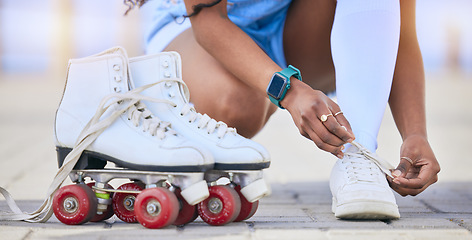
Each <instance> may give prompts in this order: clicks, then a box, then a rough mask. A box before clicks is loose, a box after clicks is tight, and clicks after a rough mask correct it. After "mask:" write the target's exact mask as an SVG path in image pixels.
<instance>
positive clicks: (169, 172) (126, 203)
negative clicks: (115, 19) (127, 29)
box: [0, 47, 214, 228]
mask: <svg viewBox="0 0 472 240" xmlns="http://www.w3.org/2000/svg"><path fill="white" fill-rule="evenodd" d="M130 87H132V82H130V81H129V68H128V58H127V55H126V52H125V51H124V49H122V48H119V47H116V48H112V49H109V50H107V51H104V52H102V53H100V54H97V55H93V56H90V57H86V58H82V59H73V60H70V62H69V66H68V72H67V82H66V86H65V90H64V94H63V97H62V100H61V103H60V105H59V108H58V110H57V113H56V121H55V131H54V132H55V141H56V146H57V153H58V161H59V165H60V167H61V168H60V169H59V172H58V174H57V176H56V178H55V180H54V182H53V184H52V185H51V187H50V189H49V195H50V197H49V198H48V199H47V200H46V201H45V202H44V204H43V206H41V208H40V209H38V210H37V211H36V212H34V213H32V214H29V215H28V214H23V215H22V213H21V211H19V209H18V207H17V206H16V205H15V204H14V202H13V203H11V201H10V198H11V196H9V194H8V193H7V194H6V198H7V202H8V203H9V205H10V208H11V209H12V210H13V211H14V213H12V214H10V215H8V216H0V220H1V219H3V220H5V219H8V220H27V221H41V222H42V221H47V219H48V218H49V217H50V216H51V208H52V209H53V212H54V214H55V215H56V217H57V218H58V219H59V220H60V221H61V222H63V223H65V224H81V223H84V222H87V221H89V220H91V221H100V220H104V219H106V218H109V217H111V216H112V215H113V212H114V213H115V214H116V215H117V216H118V217H119V218H121V219H122V220H123V221H126V222H134V221H139V222H140V223H141V224H142V225H143V226H145V227H148V228H161V227H164V226H167V225H169V224H173V223H177V224H178V222H181V221H184V220H185V221H186V218H191V217H194V213H193V212H192V213H191V215H190V214H189V213H188V209H189V208H190V209H193V208H192V207H193V206H192V205H195V204H197V203H199V202H201V201H203V200H204V199H206V198H207V197H208V196H209V192H208V187H207V184H206V181H205V180H204V173H203V171H205V170H207V169H212V168H213V164H214V161H213V157H212V156H211V153H210V152H208V151H207V150H205V149H204V148H201V147H199V146H198V145H196V144H194V143H192V142H189V141H187V140H185V138H183V137H182V136H179V135H177V134H176V132H175V131H173V130H172V129H171V128H170V127H169V125H170V124H169V123H166V122H163V121H161V120H159V119H158V118H157V117H156V116H154V115H153V114H152V113H151V112H150V111H149V110H147V108H146V106H145V105H144V104H143V103H142V102H141V100H142V99H143V98H145V97H143V96H142V95H140V94H139V92H140V91H142V90H143V89H144V88H146V87H151V86H145V87H143V88H139V89H133V90H131V91H129V89H130ZM146 99H147V100H151V101H159V102H163V100H153V99H150V98H149V97H148V98H146ZM164 102H167V101H164ZM107 162H113V163H115V164H116V165H117V166H119V167H121V168H114V169H110V168H105V169H103V168H104V166H105V164H106V163H107ZM68 175H69V176H70V177H71V179H72V180H73V181H74V182H76V183H77V184H75V185H69V186H64V187H62V188H60V189H59V190H58V188H59V187H60V186H61V184H62V182H63V181H64V180H65V178H67V176H68ZM85 178H87V179H88V178H90V179H92V180H94V181H95V183H89V184H88V185H89V186H87V185H86V184H84V183H85ZM115 178H122V179H130V180H132V181H134V182H132V183H127V184H124V185H122V186H121V187H119V188H118V189H117V190H114V189H113V188H112V187H111V186H110V185H108V182H109V181H110V180H112V179H115ZM92 188H93V190H92ZM0 190H2V193H3V194H4V195H5V193H4V191H3V189H0ZM56 190H57V191H56ZM173 191H174V192H175V194H174V192H173ZM53 195H54V197H52V196H53ZM176 195H177V196H176ZM179 201H180V202H186V205H182V204H179ZM187 203H188V204H187ZM112 205H113V208H112V207H111V206H112ZM179 210H180V211H179ZM179 214H180V216H179ZM182 215H183V216H182ZM189 215H190V216H189ZM182 218H184V219H182ZM176 220H177V222H176Z"/></svg>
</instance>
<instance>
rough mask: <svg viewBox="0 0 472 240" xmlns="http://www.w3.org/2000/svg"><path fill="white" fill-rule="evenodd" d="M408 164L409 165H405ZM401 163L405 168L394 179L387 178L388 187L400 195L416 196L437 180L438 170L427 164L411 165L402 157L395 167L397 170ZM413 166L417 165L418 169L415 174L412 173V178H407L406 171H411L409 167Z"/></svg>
mask: <svg viewBox="0 0 472 240" xmlns="http://www.w3.org/2000/svg"><path fill="white" fill-rule="evenodd" d="M405 162H406V163H405ZM408 164H409V165H410V167H408V166H407V165H408ZM401 165H404V166H406V167H405V169H407V170H405V171H403V172H402V173H401V174H400V175H399V176H396V177H395V178H394V179H388V180H389V183H390V187H391V188H392V189H393V190H395V191H396V192H398V193H399V194H400V195H402V196H406V195H412V196H416V195H418V194H419V193H421V192H423V191H424V190H425V189H426V188H427V187H428V186H430V185H431V184H433V183H435V182H437V180H438V177H437V173H438V171H436V170H435V169H434V168H432V167H430V166H429V165H422V166H413V165H412V164H411V163H410V162H409V160H407V159H402V160H401V162H400V164H399V167H397V170H399V169H401V168H402V167H403V166H401ZM413 167H418V168H420V169H419V170H418V171H417V174H414V176H415V177H414V178H409V176H408V175H407V173H408V172H411V168H413ZM397 170H395V171H397ZM395 171H394V172H395ZM392 175H394V176H395V174H394V173H392Z"/></svg>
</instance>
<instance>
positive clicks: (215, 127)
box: [166, 78, 236, 138]
mask: <svg viewBox="0 0 472 240" xmlns="http://www.w3.org/2000/svg"><path fill="white" fill-rule="evenodd" d="M166 81H167V82H166V87H167V88H170V87H171V86H172V85H171V82H177V83H178V84H179V87H181V88H182V89H183V93H182V97H183V99H184V101H185V104H184V106H182V109H181V110H180V115H181V116H188V120H189V122H190V123H194V122H195V121H197V122H198V124H197V128H198V129H205V128H206V129H207V133H208V134H213V133H214V132H215V131H216V133H217V136H218V138H223V137H224V136H225V135H226V134H227V133H233V134H236V129H235V128H232V127H228V125H227V124H226V123H224V122H222V121H216V120H215V119H213V118H211V117H210V116H208V115H207V114H201V113H198V112H197V110H196V109H195V108H194V107H193V105H192V104H191V103H189V91H188V87H187V84H185V82H184V81H182V80H181V79H180V78H169V79H166ZM169 96H170V97H171V98H172V97H174V96H175V93H174V92H169Z"/></svg>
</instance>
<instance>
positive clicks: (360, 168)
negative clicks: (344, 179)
mask: <svg viewBox="0 0 472 240" xmlns="http://www.w3.org/2000/svg"><path fill="white" fill-rule="evenodd" d="M351 145H353V146H354V147H356V148H357V149H358V151H357V152H355V153H353V152H346V153H344V155H345V156H347V159H349V161H350V162H351V163H353V164H351V166H350V167H349V169H348V171H349V173H351V175H350V177H353V178H358V180H363V181H373V178H374V175H372V173H375V172H376V171H372V170H371V169H372V167H374V166H373V165H372V164H371V163H374V164H375V166H377V167H378V168H379V169H380V170H381V171H382V172H384V173H385V174H386V175H387V176H389V177H391V178H393V176H392V173H391V172H390V170H391V169H394V167H393V166H392V165H391V164H390V163H389V162H387V161H386V160H384V159H382V158H380V157H378V156H377V155H376V154H374V153H372V152H370V151H369V150H368V149H367V148H365V147H364V146H362V145H361V144H359V143H357V142H352V143H351ZM364 158H367V159H368V160H370V162H366V161H365V160H364ZM347 159H346V160H347ZM343 160H344V159H343Z"/></svg>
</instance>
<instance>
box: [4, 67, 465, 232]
mask: <svg viewBox="0 0 472 240" xmlns="http://www.w3.org/2000/svg"><path fill="white" fill-rule="evenodd" d="M0 77H1V79H0V109H1V111H0V186H2V187H5V188H6V189H7V190H9V191H10V192H11V193H12V194H13V196H14V197H15V199H18V200H19V204H20V207H21V208H22V209H23V210H25V211H32V210H35V208H36V207H38V206H39V205H40V204H41V202H42V199H43V198H44V197H45V193H46V190H47V188H48V187H49V184H50V182H51V181H52V178H53V177H54V175H55V172H56V170H57V163H56V156H55V151H54V143H53V140H52V127H53V121H54V113H55V109H56V107H57V105H58V103H59V100H60V97H61V93H62V89H63V80H55V81H54V80H47V77H45V76H0ZM448 78H449V80H447V81H445V80H435V79H433V80H431V81H429V82H428V83H427V110H428V130H429V137H430V141H431V145H432V146H433V149H434V150H435V153H436V156H437V158H438V159H439V160H440V162H441V166H442V171H441V173H440V181H439V182H438V183H437V184H435V185H433V186H431V187H430V188H429V189H427V190H426V191H425V192H424V193H422V194H420V195H419V196H417V197H406V198H403V197H401V196H399V195H396V197H397V201H398V205H399V206H400V213H401V215H402V218H401V219H399V220H395V221H343V220H337V219H335V218H334V216H333V214H332V213H331V210H330V206H331V195H330V192H329V188H328V179H329V172H330V169H331V166H332V165H333V164H334V158H333V157H332V156H330V155H329V154H326V153H322V152H321V151H319V150H317V149H316V147H315V146H314V144H313V143H311V142H310V141H307V140H305V139H304V138H303V137H301V136H299V134H298V131H297V130H296V129H295V127H294V126H293V123H292V122H291V119H290V116H289V115H288V114H287V113H286V112H284V111H278V112H277V113H276V114H275V116H274V117H272V118H271V120H270V122H269V124H268V125H267V126H266V128H265V129H264V130H263V131H262V132H261V133H260V134H259V135H258V136H256V138H255V140H256V141H258V142H260V143H262V144H263V145H264V146H266V147H267V148H268V150H269V151H270V152H271V155H272V160H273V162H272V165H271V168H269V169H268V170H267V171H266V176H267V179H268V180H269V182H270V183H271V185H272V190H273V192H272V195H271V196H270V197H267V198H264V199H262V200H261V203H260V207H259V210H258V211H257V212H256V214H255V216H254V217H252V218H251V219H249V221H246V222H242V223H231V224H229V225H226V226H221V227H214V226H208V225H206V224H205V223H203V222H202V221H201V220H200V219H197V221H196V222H194V223H191V224H189V225H187V226H184V227H174V226H172V227H168V228H165V229H159V230H150V229H145V228H144V227H142V226H141V225H139V224H126V223H123V222H121V221H119V220H116V219H114V220H113V219H112V220H111V221H108V222H106V223H87V224H85V225H81V226H66V225H64V224H62V223H60V222H58V221H57V220H56V219H55V218H54V217H53V218H52V219H51V220H50V221H49V222H48V223H43V224H39V223H38V224H36V223H35V224H32V223H24V222H0V239H1V240H3V239H28V240H29V239H63V238H67V239H70V240H72V239H130V238H135V239H151V238H153V239H156V238H158V239H177V238H178V239H472V187H471V186H470V185H471V183H472V175H471V174H470V169H472V161H471V159H470V157H469V154H468V152H469V151H468V148H469V146H468V144H467V143H468V141H467V140H468V139H467V138H468V135H469V134H470V133H471V132H472V111H471V108H470V103H471V102H472V95H471V94H470V91H471V90H472V80H471V79H462V78H454V77H453V76H449V77H448ZM446 93H447V95H445V94H446ZM380 135H381V136H380V137H379V144H380V147H379V154H380V155H381V156H383V157H384V158H386V159H388V160H389V161H391V162H392V163H393V164H395V163H396V162H397V161H396V160H395V159H398V149H399V146H400V144H401V139H400V137H399V135H398V133H397V132H396V130H395V127H394V124H393V121H392V120H391V117H390V116H389V113H388V112H387V113H386V116H385V122H384V123H383V125H382V128H381V133H380ZM277 139H279V140H277ZM280 139H283V140H284V141H281V140H280ZM115 187H117V186H115ZM7 209H8V208H7V207H6V203H5V201H3V199H2V198H0V211H5V210H7Z"/></svg>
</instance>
